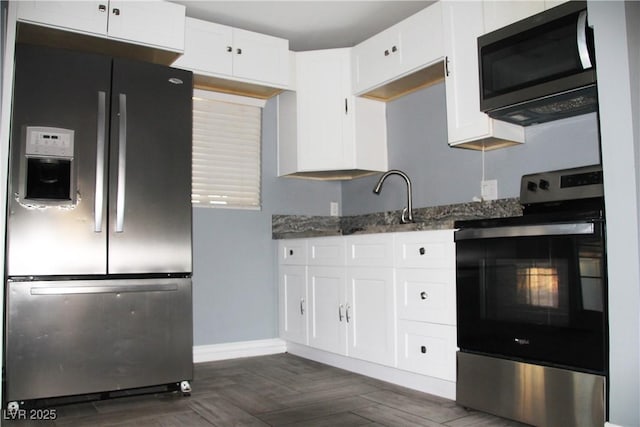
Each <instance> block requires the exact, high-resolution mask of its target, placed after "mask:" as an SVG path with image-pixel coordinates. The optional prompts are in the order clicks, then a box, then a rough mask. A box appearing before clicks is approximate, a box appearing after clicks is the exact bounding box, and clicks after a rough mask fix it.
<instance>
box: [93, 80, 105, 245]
mask: <svg viewBox="0 0 640 427" xmlns="http://www.w3.org/2000/svg"><path fill="white" fill-rule="evenodd" d="M106 122H107V94H106V93H105V92H103V91H99V92H98V135H97V139H96V150H97V153H96V192H95V205H94V231H95V232H96V233H100V232H102V218H103V215H102V209H103V203H104V144H105V131H106Z"/></svg>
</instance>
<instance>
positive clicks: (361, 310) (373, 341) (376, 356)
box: [345, 267, 396, 366]
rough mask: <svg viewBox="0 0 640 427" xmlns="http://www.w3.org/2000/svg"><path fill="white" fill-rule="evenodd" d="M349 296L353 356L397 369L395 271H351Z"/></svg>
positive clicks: (349, 350) (348, 279)
mask: <svg viewBox="0 0 640 427" xmlns="http://www.w3.org/2000/svg"><path fill="white" fill-rule="evenodd" d="M347 294H348V295H347V303H346V308H345V318H346V322H347V326H348V333H347V334H348V337H349V349H348V354H349V356H350V357H355V358H358V359H363V360H367V361H370V362H375V363H380V364H382V365H387V366H393V365H394V362H395V361H394V355H395V341H396V338H395V318H396V316H395V308H394V286H393V269H392V268H373V267H352V268H348V269H347Z"/></svg>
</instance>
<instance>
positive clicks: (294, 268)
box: [279, 265, 308, 344]
mask: <svg viewBox="0 0 640 427" xmlns="http://www.w3.org/2000/svg"><path fill="white" fill-rule="evenodd" d="M279 274H280V280H279V282H280V283H279V286H280V335H281V336H282V337H283V338H285V339H287V340H289V341H293V342H297V343H300V344H307V301H308V298H307V268H306V267H305V266H302V265H282V266H280V272H279Z"/></svg>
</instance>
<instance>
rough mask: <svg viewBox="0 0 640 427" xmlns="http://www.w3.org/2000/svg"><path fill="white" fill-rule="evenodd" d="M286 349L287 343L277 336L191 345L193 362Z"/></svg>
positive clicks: (212, 360) (265, 353)
mask: <svg viewBox="0 0 640 427" xmlns="http://www.w3.org/2000/svg"><path fill="white" fill-rule="evenodd" d="M286 351H287V344H286V342H285V341H283V340H281V339H279V338H273V339H266V340H254V341H240V342H232V343H224V344H211V345H198V346H194V347H193V363H202V362H214V361H216V360H226V359H237V358H240V357H252V356H266V355H268V354H278V353H284V352H286Z"/></svg>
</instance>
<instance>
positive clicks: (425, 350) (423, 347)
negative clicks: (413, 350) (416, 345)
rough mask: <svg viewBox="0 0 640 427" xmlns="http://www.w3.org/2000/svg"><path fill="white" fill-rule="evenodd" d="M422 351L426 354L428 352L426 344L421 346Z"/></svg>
mask: <svg viewBox="0 0 640 427" xmlns="http://www.w3.org/2000/svg"><path fill="white" fill-rule="evenodd" d="M420 353H422V354H426V353H427V347H425V346H424V345H422V346H420Z"/></svg>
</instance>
